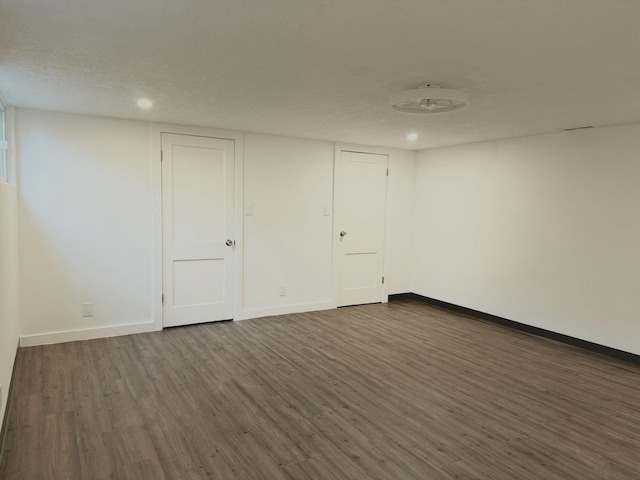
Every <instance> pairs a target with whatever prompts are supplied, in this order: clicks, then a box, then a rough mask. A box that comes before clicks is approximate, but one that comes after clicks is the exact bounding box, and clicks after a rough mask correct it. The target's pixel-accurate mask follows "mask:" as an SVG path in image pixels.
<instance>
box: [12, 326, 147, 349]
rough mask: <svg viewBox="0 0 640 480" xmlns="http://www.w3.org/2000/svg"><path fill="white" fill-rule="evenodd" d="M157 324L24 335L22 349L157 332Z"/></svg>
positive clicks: (21, 339) (21, 341) (21, 338)
mask: <svg viewBox="0 0 640 480" xmlns="http://www.w3.org/2000/svg"><path fill="white" fill-rule="evenodd" d="M156 330H157V328H156V324H155V322H153V321H151V322H144V323H132V324H129V325H114V326H111V327H94V328H83V329H81V330H66V331H63V332H49V333H39V334H37V335H22V336H21V337H20V346H21V347H31V346H34V345H50V344H52V343H64V342H75V341H77V340H91V339H92V338H105V337H117V336H119V335H130V334H133V333H145V332H154V331H156Z"/></svg>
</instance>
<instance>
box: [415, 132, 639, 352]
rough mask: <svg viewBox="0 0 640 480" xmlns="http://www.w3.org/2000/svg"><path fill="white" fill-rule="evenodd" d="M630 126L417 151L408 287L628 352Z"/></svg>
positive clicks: (632, 323) (635, 240) (635, 275)
mask: <svg viewBox="0 0 640 480" xmlns="http://www.w3.org/2000/svg"><path fill="white" fill-rule="evenodd" d="M639 152H640V125H634V126H621V127H614V128H602V129H595V130H584V131H575V132H566V133H559V134H552V135H544V136H535V137H527V138H517V139H510V140H503V141H494V142H486V143H479V144H473V145H464V146H457V147H449V148H441V149H434V150H426V151H422V152H419V153H418V160H417V168H416V203H415V212H416V215H415V241H414V252H415V261H414V270H413V280H412V282H413V290H414V291H415V292H416V293H418V294H421V295H425V296H428V297H433V298H436V299H439V300H443V301H446V302H451V303H454V304H458V305H462V306H465V307H468V308H472V309H476V310H480V311H483V312H486V313H490V314H494V315H498V316H501V317H506V318H508V319H511V320H515V321H518V322H522V323H525V324H529V325H533V326H536V327H541V328H544V329H548V330H552V331H555V332H559V333H562V334H566V335H571V336H573V337H577V338H581V339H584V340H588V341H592V342H595V343H599V344H603V345H606V346H610V347H613V348H618V349H621V350H625V351H628V352H632V353H636V354H640V320H638V312H640V295H639V293H640V161H638V154H639Z"/></svg>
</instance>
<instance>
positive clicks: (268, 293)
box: [243, 134, 334, 313]
mask: <svg viewBox="0 0 640 480" xmlns="http://www.w3.org/2000/svg"><path fill="white" fill-rule="evenodd" d="M244 147H245V150H244V203H245V208H246V207H247V206H251V207H252V208H253V214H252V215H244V217H243V219H244V262H243V270H244V275H243V304H244V305H243V307H244V310H245V311H257V312H258V313H269V312H270V311H278V309H279V308H282V307H284V306H289V307H290V306H295V305H298V306H305V307H304V308H305V309H313V308H328V307H330V306H331V303H332V301H333V297H334V295H333V291H332V276H331V272H332V268H331V265H332V250H331V245H332V218H333V216H332V214H330V215H325V214H324V209H325V207H326V208H328V209H329V211H331V210H332V204H333V198H332V197H333V143H330V142H320V141H314V140H301V139H294V138H284V137H276V136H268V135H256V134H246V135H245V143H244ZM280 286H285V287H286V295H285V296H280V295H279V288H280Z"/></svg>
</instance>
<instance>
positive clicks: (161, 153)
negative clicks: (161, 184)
mask: <svg viewBox="0 0 640 480" xmlns="http://www.w3.org/2000/svg"><path fill="white" fill-rule="evenodd" d="M163 160H164V152H163V151H162V150H160V161H163Z"/></svg>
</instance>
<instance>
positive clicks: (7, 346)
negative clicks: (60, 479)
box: [0, 108, 20, 424]
mask: <svg viewBox="0 0 640 480" xmlns="http://www.w3.org/2000/svg"><path fill="white" fill-rule="evenodd" d="M6 121H7V139H8V142H9V150H8V152H7V153H8V154H9V156H10V157H13V153H14V152H15V148H14V147H15V145H14V143H13V109H12V108H8V109H7V112H6ZM9 164H10V166H11V167H13V162H9ZM11 173H12V175H11V177H13V172H11ZM18 283H19V265H18V196H17V189H16V187H15V186H14V185H10V184H6V183H2V182H0V384H1V385H2V397H1V398H0V404H1V405H0V424H1V423H2V419H3V418H4V413H5V408H6V405H7V394H8V392H9V385H10V382H11V374H12V371H13V363H14V360H15V356H16V347H17V346H18V337H19V335H20V325H19V315H20V304H19V302H20V300H19V293H20V292H19V285H18Z"/></svg>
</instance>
